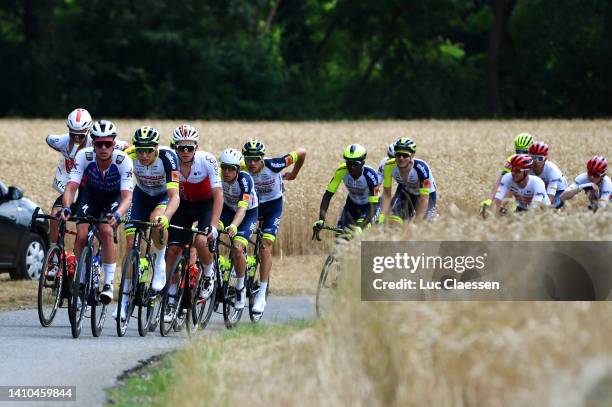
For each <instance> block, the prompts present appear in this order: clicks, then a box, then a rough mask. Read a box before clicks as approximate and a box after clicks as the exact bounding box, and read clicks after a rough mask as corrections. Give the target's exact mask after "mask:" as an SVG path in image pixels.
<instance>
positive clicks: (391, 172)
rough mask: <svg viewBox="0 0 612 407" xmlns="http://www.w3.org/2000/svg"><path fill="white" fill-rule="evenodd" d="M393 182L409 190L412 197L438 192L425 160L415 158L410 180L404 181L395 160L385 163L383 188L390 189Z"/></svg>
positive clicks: (409, 175) (409, 174) (409, 176)
mask: <svg viewBox="0 0 612 407" xmlns="http://www.w3.org/2000/svg"><path fill="white" fill-rule="evenodd" d="M393 180H395V182H397V184H398V185H401V186H402V187H403V188H404V189H405V190H407V191H408V192H409V193H410V194H411V195H429V194H431V193H433V192H435V191H436V181H435V180H434V177H433V174H432V172H431V169H430V168H429V165H427V163H426V162H425V161H423V160H419V159H417V158H414V159H413V160H412V168H411V169H410V172H409V173H408V179H403V178H402V176H401V173H400V169H399V167H398V166H397V163H396V162H395V158H391V159H389V160H388V161H387V162H386V163H385V168H384V173H383V187H385V188H390V187H391V186H392V184H393Z"/></svg>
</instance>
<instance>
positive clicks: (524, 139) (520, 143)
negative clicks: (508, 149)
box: [514, 133, 533, 151]
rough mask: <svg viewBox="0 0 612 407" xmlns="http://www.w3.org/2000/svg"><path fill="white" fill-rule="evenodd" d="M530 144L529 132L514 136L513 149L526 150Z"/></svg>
mask: <svg viewBox="0 0 612 407" xmlns="http://www.w3.org/2000/svg"><path fill="white" fill-rule="evenodd" d="M531 144H533V136H532V135H531V134H529V133H521V134H519V135H518V136H516V137H515V138H514V149H515V150H521V151H527V150H528V149H529V146H530V145H531Z"/></svg>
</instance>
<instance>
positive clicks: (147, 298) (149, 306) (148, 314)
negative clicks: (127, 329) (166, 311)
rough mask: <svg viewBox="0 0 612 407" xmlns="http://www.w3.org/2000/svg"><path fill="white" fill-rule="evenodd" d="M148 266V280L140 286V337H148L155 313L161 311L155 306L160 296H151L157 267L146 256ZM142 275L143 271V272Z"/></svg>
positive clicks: (138, 294)
mask: <svg viewBox="0 0 612 407" xmlns="http://www.w3.org/2000/svg"><path fill="white" fill-rule="evenodd" d="M146 259H147V264H148V265H149V274H148V276H147V278H146V280H144V281H141V282H140V283H139V284H138V290H137V292H136V293H137V296H138V301H137V302H138V335H140V336H147V333H148V332H150V329H149V327H150V326H151V321H153V319H154V316H155V312H156V311H159V307H158V308H157V309H155V304H156V303H159V300H158V299H159V296H158V295H153V296H152V295H151V293H152V290H151V284H153V275H154V274H155V267H154V266H155V265H154V264H153V259H152V258H151V256H146ZM141 273H142V271H141Z"/></svg>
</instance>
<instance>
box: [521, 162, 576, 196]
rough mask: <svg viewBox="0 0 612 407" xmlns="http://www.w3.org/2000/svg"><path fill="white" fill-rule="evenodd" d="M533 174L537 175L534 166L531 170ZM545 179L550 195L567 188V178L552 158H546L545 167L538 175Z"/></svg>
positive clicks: (547, 191)
mask: <svg viewBox="0 0 612 407" xmlns="http://www.w3.org/2000/svg"><path fill="white" fill-rule="evenodd" d="M530 174H531V175H536V173H535V172H534V171H533V168H532V169H531V172H530ZM538 177H540V178H541V179H542V181H544V185H545V186H546V193H547V194H548V195H553V196H554V195H555V194H556V193H557V191H565V190H566V189H567V179H566V178H565V177H564V176H563V173H562V172H561V170H560V169H559V167H558V166H557V164H555V163H553V162H552V161H550V160H546V162H545V163H544V168H543V169H542V172H541V173H540V175H538Z"/></svg>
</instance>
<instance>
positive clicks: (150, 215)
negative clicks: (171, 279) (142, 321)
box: [115, 126, 179, 316]
mask: <svg viewBox="0 0 612 407" xmlns="http://www.w3.org/2000/svg"><path fill="white" fill-rule="evenodd" d="M132 144H133V146H134V149H133V150H132V151H130V152H129V153H128V154H129V157H130V158H131V159H132V162H133V164H134V178H135V180H136V186H135V187H134V194H133V198H132V205H131V206H130V209H129V210H128V212H127V216H126V218H127V219H134V220H139V221H149V222H152V223H156V224H157V228H156V229H153V231H152V234H151V238H152V241H153V247H152V250H151V251H152V253H153V254H154V255H155V267H154V274H153V283H152V284H151V288H152V290H153V291H156V292H157V291H161V289H162V288H164V285H165V284H166V261H165V255H166V243H165V242H167V241H168V231H167V229H168V224H169V221H170V219H171V218H172V215H174V212H176V209H177V208H178V205H179V192H178V187H179V186H178V184H179V175H178V167H177V165H178V158H177V157H176V154H174V152H173V151H172V150H170V149H168V148H167V147H161V148H160V147H159V132H158V131H157V129H155V128H154V127H149V126H143V127H141V128H139V129H137V130H136V131H135V132H134V136H133V137H132ZM124 230H125V236H126V246H127V247H128V248H131V247H132V246H133V245H134V233H135V232H136V227H135V226H134V225H133V224H131V223H126V225H125V229H124ZM160 234H161V235H160ZM126 284H127V287H129V286H130V279H127V278H126ZM123 298H124V299H125V303H124V304H122V306H125V304H127V301H128V298H127V296H124V297H123ZM121 309H122V311H123V312H125V309H124V307H122V308H121ZM115 316H116V314H115Z"/></svg>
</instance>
